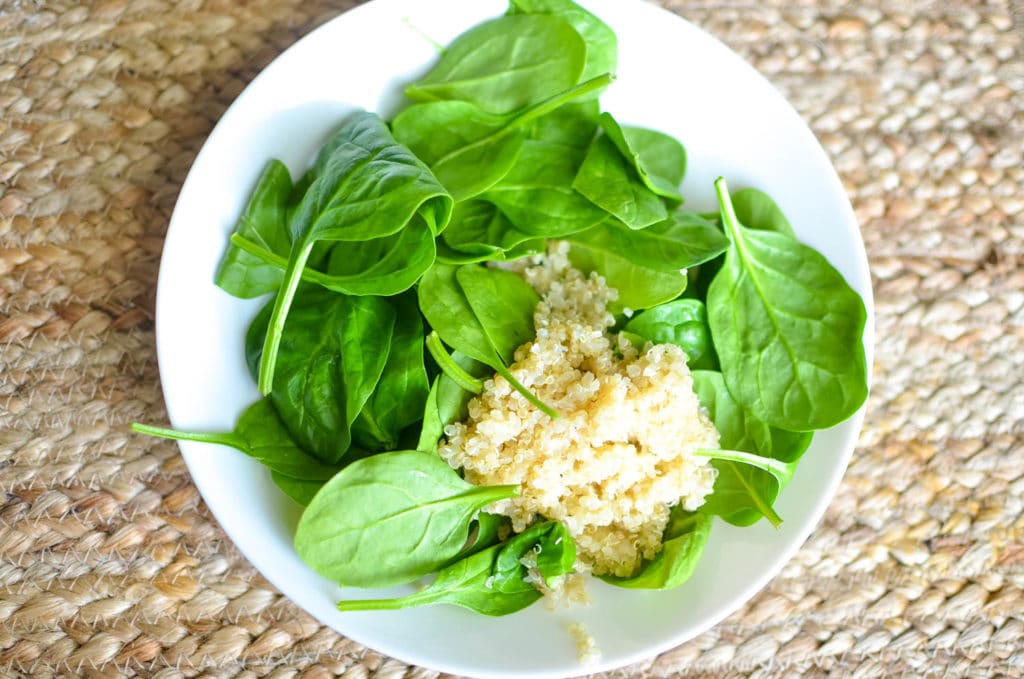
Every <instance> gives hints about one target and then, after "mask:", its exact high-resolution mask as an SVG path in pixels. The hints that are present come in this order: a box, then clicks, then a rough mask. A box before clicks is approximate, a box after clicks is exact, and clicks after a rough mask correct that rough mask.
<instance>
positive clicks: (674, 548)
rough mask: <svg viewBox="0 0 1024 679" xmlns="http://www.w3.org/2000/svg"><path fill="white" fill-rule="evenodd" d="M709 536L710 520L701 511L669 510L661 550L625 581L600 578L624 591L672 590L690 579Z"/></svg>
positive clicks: (609, 577)
mask: <svg viewBox="0 0 1024 679" xmlns="http://www.w3.org/2000/svg"><path fill="white" fill-rule="evenodd" d="M710 533H711V517H710V516H708V515H707V514H704V513H702V512H687V511H686V510H684V509H682V507H681V506H679V505H676V506H675V507H673V508H672V512H671V514H670V518H669V525H668V526H667V527H666V528H665V532H664V534H663V536H662V547H661V551H660V552H658V553H657V554H656V555H655V557H654V558H653V559H651V560H649V561H644V563H643V564H642V565H641V567H640V571H639V572H638V573H637V574H636V575H633V576H631V577H628V578H618V577H614V576H604V577H602V578H601V579H602V580H604V581H605V582H608V583H610V584H612V585H615V586H617V587H625V588H627V589H673V588H675V587H678V586H679V585H681V584H683V583H684V582H686V581H687V580H689V579H690V576H691V575H693V572H694V570H696V568H697V564H698V563H699V562H700V557H701V555H702V554H703V553H704V547H705V546H706V545H707V542H708V535H710Z"/></svg>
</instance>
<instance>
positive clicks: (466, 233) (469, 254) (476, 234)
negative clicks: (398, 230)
mask: <svg viewBox="0 0 1024 679" xmlns="http://www.w3.org/2000/svg"><path fill="white" fill-rule="evenodd" d="M441 240H443V241H444V242H445V244H446V245H448V247H450V248H451V249H452V250H455V251H457V252H458V253H460V254H462V253H464V254H465V255H466V257H465V259H467V260H469V261H465V262H460V263H471V262H475V261H485V260H498V261H503V260H507V259H515V258H516V257H517V256H524V255H525V254H536V253H540V252H543V251H544V239H543V238H537V237H536V236H531V235H529V234H526V233H523V232H522V231H518V230H516V228H515V227H514V226H512V223H511V222H510V221H509V220H508V218H507V217H505V215H503V214H502V213H501V211H500V210H498V208H497V207H496V206H495V205H494V204H493V203H489V202H487V201H485V200H469V201H465V202H461V203H456V204H455V210H454V211H453V212H452V220H451V222H449V224H448V228H447V229H445V230H444V232H443V233H442V234H441Z"/></svg>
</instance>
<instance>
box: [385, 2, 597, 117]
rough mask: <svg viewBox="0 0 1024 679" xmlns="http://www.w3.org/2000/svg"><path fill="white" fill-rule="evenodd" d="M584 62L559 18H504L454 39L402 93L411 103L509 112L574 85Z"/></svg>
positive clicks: (579, 42) (578, 40)
mask: <svg viewBox="0 0 1024 679" xmlns="http://www.w3.org/2000/svg"><path fill="white" fill-rule="evenodd" d="M586 58H587V46H586V43H584V42H583V38H582V37H580V34H579V33H577V32H576V30H575V29H574V28H573V27H572V26H571V25H570V24H569V22H567V21H565V20H564V19H562V18H560V17H557V16H552V15H520V16H505V17H501V18H498V19H492V20H490V21H485V22H483V23H481V24H478V25H476V26H474V27H473V28H471V29H469V30H468V31H466V32H464V33H462V34H461V35H459V36H458V37H457V38H456V39H455V40H454V41H453V42H452V44H451V45H449V46H448V48H447V49H446V50H445V51H444V53H443V54H442V55H441V59H440V61H439V62H438V63H437V65H436V66H434V68H432V69H431V70H430V72H429V73H427V75H426V76H424V78H423V79H422V80H420V81H419V82H417V83H414V84H412V85H410V86H408V87H407V88H406V90H405V93H406V95H407V96H408V97H409V98H410V99H413V100H414V101H435V100H447V99H457V100H461V101H468V102H471V103H473V104H476V105H477V106H479V107H480V108H482V109H483V110H485V111H489V112H491V113H509V112H511V111H516V110H519V109H523V108H526V107H527V106H531V105H533V104H536V103H537V102H539V101H543V100H544V99H547V98H548V97H550V96H553V95H555V94H557V93H558V92H561V91H563V90H566V89H568V88H570V87H572V86H573V85H575V84H576V83H578V82H579V81H580V76H581V75H582V74H583V67H584V63H585V61H586Z"/></svg>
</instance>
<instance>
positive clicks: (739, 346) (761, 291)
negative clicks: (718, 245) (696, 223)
mask: <svg viewBox="0 0 1024 679" xmlns="http://www.w3.org/2000/svg"><path fill="white" fill-rule="evenodd" d="M715 188H716V191H717V192H718V198H719V204H720V207H721V210H722V222H723V224H724V225H725V228H726V233H727V234H728V236H729V238H730V239H731V241H732V243H733V247H732V248H731V249H730V250H729V252H728V254H727V255H726V259H725V264H724V266H723V267H722V269H721V271H719V272H718V274H717V275H716V276H715V279H714V280H713V281H712V282H711V287H710V289H709V290H708V314H709V321H710V325H711V336H712V338H713V339H714V342H715V348H716V350H717V351H718V356H719V359H720V361H721V365H722V371H723V373H722V374H723V376H724V377H725V382H726V384H727V385H728V387H729V391H730V393H732V395H733V396H734V397H735V398H736V400H737V401H738V402H739V403H741V404H742V405H743V406H744V407H745V408H747V409H749V410H750V411H751V412H752V413H753V414H754V415H756V416H757V417H759V418H760V419H762V420H764V421H766V422H768V423H769V424H772V425H775V426H778V427H781V428H783V429H789V430H793V431H808V430H812V429H823V428H826V427H831V426H833V425H835V424H838V423H839V422H842V421H843V420H845V419H846V418H848V417H850V416H851V415H852V414H853V413H855V412H856V411H857V409H858V408H860V406H861V405H862V404H863V403H864V400H865V399H866V398H867V393H868V388H867V364H866V361H865V356H864V342H863V334H864V325H865V321H866V318H867V314H866V312H865V309H864V302H863V300H862V299H861V298H860V295H858V294H857V293H856V292H855V291H854V290H853V289H852V288H850V286H849V285H848V284H847V283H846V281H845V280H843V277H842V275H840V274H839V272H837V271H836V270H835V269H834V268H833V267H832V265H831V264H829V263H828V260H826V259H825V258H824V257H822V256H821V254H820V253H818V252H817V251H816V250H814V249H812V248H809V247H807V246H805V245H802V244H800V243H798V242H797V241H795V240H793V239H792V238H790V237H789V236H786V235H783V234H780V233H775V232H772V231H759V230H753V229H748V228H746V227H744V226H743V225H742V224H740V223H739V221H738V219H737V218H736V215H735V213H734V212H733V210H732V203H731V202H730V199H729V194H728V192H727V189H726V187H725V182H724V181H722V180H721V179H719V180H718V181H716V182H715Z"/></svg>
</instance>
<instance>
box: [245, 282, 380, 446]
mask: <svg viewBox="0 0 1024 679" xmlns="http://www.w3.org/2000/svg"><path fill="white" fill-rule="evenodd" d="M275 308H276V307H275V306H274V303H273V301H271V302H270V303H268V304H267V306H265V307H264V308H263V310H262V311H261V312H260V313H259V314H257V315H256V318H255V319H254V320H253V322H252V325H251V326H250V327H249V332H248V334H247V335H246V354H247V360H248V362H249V367H250V369H251V370H253V371H254V372H255V371H256V370H257V369H258V366H259V365H260V352H261V349H262V339H263V338H264V337H265V336H266V328H267V324H268V323H269V322H270V318H271V313H272V312H273V310H274V309H275ZM395 317H396V312H395V309H394V307H393V306H392V305H391V304H390V303H389V302H388V301H387V300H386V299H384V298H382V297H351V296H346V295H337V294H334V293H331V292H328V291H326V290H322V289H320V288H317V287H313V286H307V287H303V288H302V290H301V293H300V294H299V295H297V296H296V298H295V302H294V304H293V305H292V310H291V313H289V315H288V321H287V324H286V326H285V329H286V332H285V333H283V335H282V340H281V344H280V349H279V356H278V366H279V367H278V370H277V371H276V373H275V377H274V388H273V390H272V391H271V393H270V399H271V400H272V401H273V403H274V405H275V406H276V408H277V411H278V413H280V415H281V419H282V420H283V421H284V423H285V425H286V426H287V428H288V431H289V432H291V434H292V436H293V437H294V438H295V440H296V441H298V442H299V444H300V445H301V446H302V447H303V448H304V449H306V450H308V451H310V452H311V453H312V454H314V455H316V456H317V457H319V458H320V459H322V460H324V461H325V462H329V463H337V462H339V461H340V460H341V458H342V456H344V455H345V453H346V450H347V449H348V447H349V445H350V444H351V440H352V439H351V429H350V427H351V425H352V423H353V422H354V421H355V419H356V416H357V415H358V414H359V411H360V410H362V409H363V406H364V405H365V404H366V402H367V400H369V398H370V396H371V394H373V391H374V389H375V388H376V386H377V383H378V382H379V381H380V379H381V376H382V375H383V373H384V368H385V366H386V364H387V359H388V353H389V350H390V347H391V341H392V336H393V333H394V328H395Z"/></svg>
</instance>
